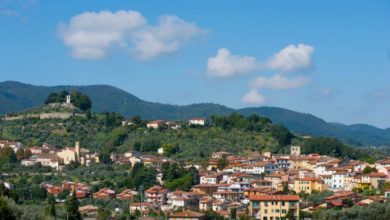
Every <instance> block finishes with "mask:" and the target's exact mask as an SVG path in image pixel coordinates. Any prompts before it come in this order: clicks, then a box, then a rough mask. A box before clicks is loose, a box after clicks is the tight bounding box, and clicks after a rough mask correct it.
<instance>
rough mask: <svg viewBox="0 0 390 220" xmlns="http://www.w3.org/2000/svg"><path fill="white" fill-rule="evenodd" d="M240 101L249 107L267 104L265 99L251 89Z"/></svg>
mask: <svg viewBox="0 0 390 220" xmlns="http://www.w3.org/2000/svg"><path fill="white" fill-rule="evenodd" d="M241 101H242V102H243V103H245V104H249V105H261V104H264V103H266V102H267V99H266V98H265V97H264V96H263V95H262V94H260V93H259V92H258V91H257V90H256V89H251V90H250V91H249V92H248V93H247V94H245V95H244V96H243V97H242V98H241Z"/></svg>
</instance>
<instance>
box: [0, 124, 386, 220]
mask: <svg viewBox="0 0 390 220" xmlns="http://www.w3.org/2000/svg"><path fill="white" fill-rule="evenodd" d="M198 122H199V121H198ZM198 122H194V123H198ZM199 123H200V122H199ZM5 146H8V147H11V148H12V149H13V150H15V151H16V150H17V149H19V148H22V147H23V146H22V145H21V144H20V143H18V142H9V141H0V147H5ZM27 149H29V150H30V151H31V154H32V156H31V158H30V159H25V160H23V161H22V164H23V165H26V166H30V165H34V164H37V163H40V164H41V165H43V166H50V167H53V168H56V169H60V167H61V166H62V165H66V164H69V163H71V162H72V161H75V162H79V163H81V164H84V165H88V164H90V163H92V162H99V159H98V157H97V154H94V153H90V152H89V151H88V150H86V149H84V148H81V147H80V143H79V142H76V143H75V146H74V147H66V148H63V149H55V148H53V147H51V146H49V145H43V146H40V147H30V148H27ZM221 159H224V160H226V161H227V166H225V167H224V168H223V169H221V170H220V169H219V168H220V167H219V166H218V165H219V161H220V160H221ZM111 160H112V161H113V162H114V163H117V164H133V165H134V164H135V163H143V164H144V165H145V166H152V167H154V168H156V170H158V171H161V166H162V164H163V163H176V161H174V160H172V159H171V158H167V157H163V156H156V155H141V154H140V153H139V152H136V151H131V152H127V153H124V154H111ZM186 166H187V167H195V168H197V169H198V171H199V175H200V183H199V184H198V185H195V186H193V187H192V189H191V190H190V191H189V192H186V191H181V190H177V191H173V192H171V191H169V190H167V189H165V188H164V187H163V185H164V181H163V180H162V174H161V173H160V174H158V175H157V176H156V179H157V181H158V182H159V183H160V185H158V186H153V187H151V188H149V189H146V190H145V191H144V193H143V194H142V195H141V198H143V199H142V200H141V201H142V202H134V201H135V195H137V192H136V191H134V190H132V189H126V190H124V191H122V192H120V193H117V192H115V191H114V190H112V189H108V188H103V189H100V190H99V191H98V192H94V193H93V192H92V191H91V187H89V186H87V185H85V184H82V183H73V182H70V181H64V182H63V183H62V185H61V186H56V185H52V184H49V183H43V184H42V187H43V188H45V189H46V190H47V191H48V192H49V193H50V194H53V195H56V196H57V195H59V193H61V192H63V191H64V190H66V189H69V190H70V191H72V192H76V196H77V197H78V198H80V199H82V198H86V197H93V198H95V199H112V198H117V199H121V200H128V201H129V209H130V211H136V210H138V211H140V212H141V213H145V214H146V213H148V212H149V211H155V212H158V211H160V210H161V211H163V212H164V213H168V214H167V215H169V219H203V218H204V215H203V214H202V213H201V212H202V211H206V210H213V211H215V212H217V213H219V214H220V215H224V216H227V217H228V216H229V215H230V212H231V211H232V210H235V211H236V212H237V214H238V215H239V214H247V215H250V216H252V217H254V218H255V219H267V220H270V219H272V220H276V219H279V220H282V219H286V216H291V215H293V216H296V217H297V218H299V212H300V210H304V211H307V212H311V211H313V210H316V209H319V208H330V207H342V206H344V204H343V201H345V200H346V199H348V200H349V201H352V202H353V203H354V204H356V205H366V204H370V203H372V202H381V201H384V200H385V199H390V190H385V191H386V192H385V195H384V196H381V197H379V196H371V197H368V198H367V197H366V198H363V197H362V196H361V195H359V194H358V193H355V192H354V191H353V189H361V190H364V189H378V188H379V187H381V186H383V185H384V183H385V182H390V159H386V160H380V161H376V162H375V163H373V164H368V163H365V162H362V161H354V160H350V161H345V160H340V159H338V158H334V157H330V156H326V155H320V154H315V153H313V154H308V155H302V154H301V148H300V147H299V146H291V153H290V154H272V153H269V152H265V153H263V154H257V155H256V154H254V155H252V156H245V157H244V156H237V155H232V154H231V153H229V152H224V151H219V152H214V153H213V154H212V155H211V158H210V159H209V161H208V165H207V167H204V166H201V165H200V164H193V163H188V164H186ZM366 167H370V168H375V169H371V170H375V171H374V172H371V173H364V172H363V170H365V168H366ZM326 190H330V191H333V192H334V194H333V195H332V196H329V197H327V198H326V200H325V202H324V203H322V204H315V205H314V204H310V203H308V202H307V201H304V200H302V199H301V198H300V197H299V196H298V194H299V193H306V194H312V193H313V192H323V191H326ZM292 191H294V193H291V192H292ZM178 209H180V210H186V211H183V212H179V213H174V211H175V210H178ZM189 210H194V211H189ZM80 211H82V212H83V213H84V214H94V213H96V212H97V207H94V206H85V207H81V209H80ZM169 213H170V214H169ZM173 213H174V214H173ZM185 216H187V217H185ZM188 216H190V217H188Z"/></svg>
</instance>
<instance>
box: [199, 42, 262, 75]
mask: <svg viewBox="0 0 390 220" xmlns="http://www.w3.org/2000/svg"><path fill="white" fill-rule="evenodd" d="M258 68H259V65H258V64H257V61H256V58H255V57H251V56H237V55H233V54H231V53H230V51H229V50H228V49H226V48H221V49H219V50H218V52H217V55H216V56H215V57H210V58H209V59H208V61H207V72H208V74H209V75H210V76H214V77H229V76H232V75H234V74H245V73H248V72H252V71H254V70H256V69H258Z"/></svg>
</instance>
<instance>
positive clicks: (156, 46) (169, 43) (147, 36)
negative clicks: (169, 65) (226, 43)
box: [58, 10, 205, 60]
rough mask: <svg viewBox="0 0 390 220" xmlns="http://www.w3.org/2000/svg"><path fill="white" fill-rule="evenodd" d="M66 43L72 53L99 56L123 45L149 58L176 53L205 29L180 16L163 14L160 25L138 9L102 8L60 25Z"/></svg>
mask: <svg viewBox="0 0 390 220" xmlns="http://www.w3.org/2000/svg"><path fill="white" fill-rule="evenodd" d="M58 30H59V33H60V36H61V38H62V39H63V41H64V44H65V45H66V46H68V47H70V48H71V49H72V56H73V57H75V58H84V59H99V58H103V57H105V56H107V54H108V53H109V51H110V49H113V48H122V49H125V50H128V51H130V53H131V55H133V56H134V57H135V58H137V59H141V60H147V59H151V58H154V57H156V56H159V55H163V54H168V53H174V52H176V51H177V50H178V49H180V47H182V45H183V44H184V43H185V42H187V41H189V40H191V39H192V38H193V37H195V36H198V35H200V34H203V33H205V31H204V30H203V29H201V28H199V27H198V26H197V25H196V24H194V23H190V22H187V21H184V20H182V19H180V18H178V17H177V16H173V15H165V16H162V17H161V18H160V19H159V20H158V22H157V25H155V26H152V25H148V24H147V21H146V19H145V18H144V16H143V15H142V14H141V13H139V12H137V11H123V10H121V11H116V12H111V11H100V12H85V13H82V14H79V15H76V16H74V17H72V18H71V19H70V21H69V22H68V23H63V24H60V25H59V28H58Z"/></svg>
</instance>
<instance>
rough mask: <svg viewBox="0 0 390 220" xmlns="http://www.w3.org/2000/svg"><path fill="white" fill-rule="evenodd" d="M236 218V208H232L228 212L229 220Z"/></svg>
mask: <svg viewBox="0 0 390 220" xmlns="http://www.w3.org/2000/svg"><path fill="white" fill-rule="evenodd" d="M236 218H237V210H236V208H233V209H232V210H231V211H230V219H236Z"/></svg>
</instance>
